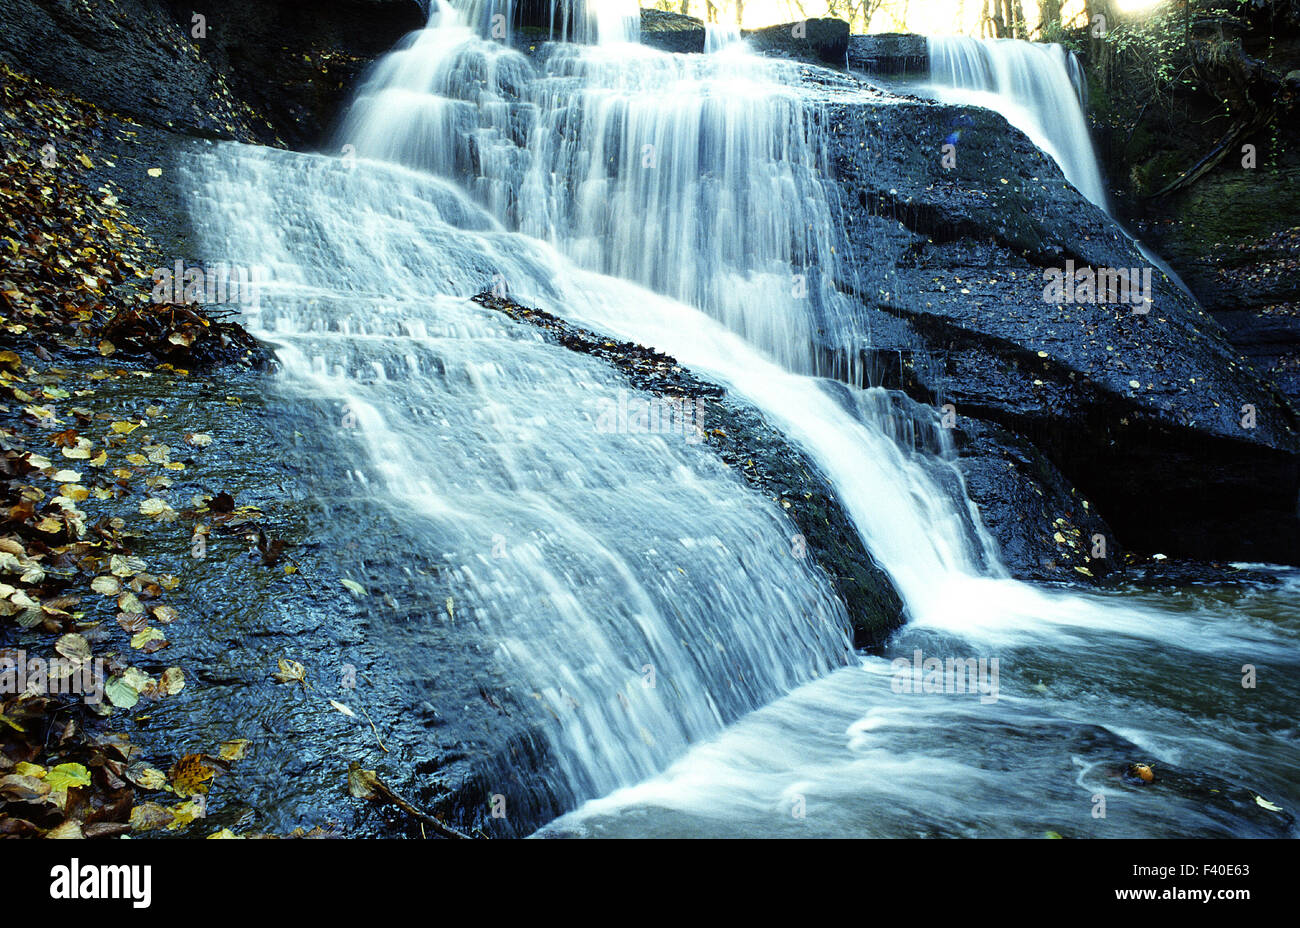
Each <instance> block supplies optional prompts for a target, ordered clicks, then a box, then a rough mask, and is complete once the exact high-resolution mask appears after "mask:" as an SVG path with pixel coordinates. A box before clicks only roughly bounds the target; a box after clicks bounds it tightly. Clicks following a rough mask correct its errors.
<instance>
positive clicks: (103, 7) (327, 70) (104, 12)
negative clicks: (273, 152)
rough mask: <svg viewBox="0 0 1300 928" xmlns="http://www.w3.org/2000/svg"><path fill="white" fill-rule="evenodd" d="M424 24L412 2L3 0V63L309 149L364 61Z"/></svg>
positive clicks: (172, 120)
mask: <svg viewBox="0 0 1300 928" xmlns="http://www.w3.org/2000/svg"><path fill="white" fill-rule="evenodd" d="M196 16H197V17H202V19H201V20H199V19H196V18H195V17H196ZM425 20H426V16H425V13H424V10H423V7H422V5H421V4H420V3H419V2H417V0H328V2H325V3H317V4H310V5H304V4H295V3H284V2H260V0H234V2H229V3H224V4H221V6H220V8H219V9H213V10H210V11H208V12H206V13H196V12H194V11H193V10H192V9H191V7H190V6H188V5H185V6H182V5H180V4H174V3H170V2H166V0H118V2H117V3H114V4H91V5H86V4H79V3H74V2H71V0H56V2H37V0H0V33H3V35H4V39H5V41H4V44H3V47H2V48H0V56H3V58H4V60H5V61H7V62H8V63H9V64H10V65H12V66H13V67H15V68H17V69H20V70H22V71H25V72H27V73H29V74H31V75H32V76H34V77H37V78H40V79H41V80H44V81H46V82H48V83H50V84H52V85H54V86H56V87H62V88H65V89H70V90H74V91H75V92H76V93H77V94H78V95H79V96H81V97H82V98H84V99H86V100H88V101H89V102H92V103H97V104H100V105H102V106H104V107H106V108H107V109H109V110H112V111H115V112H118V113H121V114H123V115H127V116H131V117H134V118H135V119H137V120H139V121H141V122H145V123H149V124H152V125H156V126H162V127H170V128H174V129H177V130H179V131H184V132H188V133H192V134H195V135H203V136H208V137H212V138H224V139H231V138H233V139H240V140H243V141H250V142H260V143H262V144H273V145H274V144H280V145H288V146H290V147H305V146H309V145H312V144H316V143H318V142H319V141H320V140H321V139H322V137H323V136H324V134H325V132H326V130H327V129H328V127H329V125H330V123H331V121H332V120H333V118H334V115H335V113H336V112H337V111H338V109H339V107H340V106H341V105H342V104H343V103H344V102H345V101H346V98H347V94H348V93H349V92H350V90H351V88H352V87H353V85H354V84H355V83H356V79H357V78H358V76H359V75H360V73H361V70H362V69H363V68H364V67H365V65H366V64H368V63H369V62H370V61H371V60H373V59H374V58H375V57H377V56H378V55H380V54H382V53H383V52H385V51H387V50H388V49H389V48H391V47H392V45H393V44H394V43H395V42H396V41H397V40H398V39H399V38H400V37H401V36H402V35H404V34H405V33H407V32H410V31H411V30H414V29H418V28H420V27H421V26H422V25H423V24H424V22H425Z"/></svg>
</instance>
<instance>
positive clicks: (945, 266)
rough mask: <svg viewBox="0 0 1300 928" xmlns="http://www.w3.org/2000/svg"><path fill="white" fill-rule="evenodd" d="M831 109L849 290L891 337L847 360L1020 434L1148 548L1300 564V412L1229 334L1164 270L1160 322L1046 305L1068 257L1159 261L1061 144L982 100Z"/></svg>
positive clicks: (1127, 538) (872, 323)
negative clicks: (1038, 141) (1028, 131)
mask: <svg viewBox="0 0 1300 928" xmlns="http://www.w3.org/2000/svg"><path fill="white" fill-rule="evenodd" d="M837 80H838V79H837ZM825 119H826V129H827V132H828V135H829V138H830V144H831V146H832V150H831V152H830V156H831V163H832V165H833V166H834V170H835V173H836V175H837V177H838V179H839V182H840V191H841V197H842V206H843V210H844V214H843V221H844V226H845V234H846V237H847V239H848V248H849V253H850V254H851V255H852V256H853V259H854V260H853V261H852V262H851V265H852V266H856V270H857V271H858V273H856V274H855V275H846V277H847V278H848V279H845V280H844V281H843V282H842V286H843V287H844V288H846V289H849V290H857V291H858V292H859V293H860V294H861V296H862V299H863V303H864V305H865V312H866V318H867V323H868V325H869V327H870V329H871V330H872V341H873V343H874V345H875V346H876V352H875V355H874V356H873V354H872V352H870V351H864V350H863V349H862V347H861V346H853V345H849V346H844V345H838V346H829V347H830V349H831V350H832V351H837V352H840V353H842V354H847V355H850V356H856V355H862V356H863V359H864V360H866V361H867V362H869V363H868V364H867V367H868V368H872V367H875V368H876V369H880V368H881V367H882V365H881V364H879V363H875V364H872V363H870V362H872V361H873V360H875V361H878V358H879V355H880V354H881V353H886V354H887V353H888V350H889V349H892V350H893V352H894V353H895V354H900V355H902V356H903V357H904V358H905V363H904V364H902V365H901V366H896V369H897V370H899V373H898V375H897V383H896V384H888V385H897V386H899V387H901V388H903V389H904V390H906V391H907V392H908V393H909V394H911V395H913V396H914V397H916V398H918V399H921V400H923V401H926V402H937V403H938V404H939V405H942V404H945V403H951V404H952V405H953V406H955V409H956V413H957V416H958V428H963V427H964V426H963V424H962V423H963V422H964V421H965V420H966V419H967V418H968V417H969V418H974V419H978V420H984V421H987V422H992V423H995V424H996V425H998V426H1000V427H1001V428H1002V429H1005V430H1006V431H1008V432H1011V433H1014V434H1016V435H1019V436H1023V438H1024V439H1026V440H1028V441H1029V442H1032V444H1033V445H1034V446H1035V447H1036V448H1037V449H1039V450H1040V451H1041V453H1042V454H1044V455H1045V456H1046V458H1047V459H1048V460H1050V461H1051V462H1052V464H1054V465H1055V467H1056V468H1058V469H1059V470H1060V472H1061V473H1062V474H1063V475H1064V476H1065V478H1066V479H1067V480H1068V481H1070V482H1071V483H1073V484H1074V485H1075V486H1077V487H1078V488H1079V490H1080V492H1082V493H1084V494H1086V497H1087V499H1088V500H1089V501H1090V502H1091V503H1092V504H1093V505H1095V506H1096V507H1097V510H1099V511H1100V512H1101V513H1104V514H1105V515H1106V517H1107V518H1108V519H1109V521H1110V524H1111V525H1112V526H1113V527H1114V530H1115V532H1116V533H1117V534H1118V536H1119V538H1120V539H1122V540H1123V541H1124V543H1125V544H1127V545H1129V546H1131V547H1133V548H1135V549H1145V550H1148V551H1160V552H1162V553H1168V554H1177V555H1183V556H1191V557H1201V558H1206V559H1214V558H1220V559H1222V558H1230V559H1243V560H1244V559H1256V560H1274V561H1282V562H1288V563H1294V562H1296V560H1297V558H1300V544H1297V542H1298V541H1300V523H1298V521H1297V495H1298V490H1300V455H1298V453H1297V452H1298V451H1300V437H1298V429H1300V421H1297V416H1296V413H1295V411H1294V410H1293V409H1292V407H1291V406H1290V405H1289V403H1288V402H1287V400H1286V398H1285V397H1284V396H1283V395H1282V394H1281V392H1280V391H1279V390H1278V389H1277V387H1276V386H1275V385H1274V384H1273V383H1272V382H1271V381H1269V380H1268V379H1267V378H1265V377H1263V376H1261V375H1260V374H1259V372H1258V371H1257V370H1256V369H1255V368H1254V367H1253V366H1252V365H1251V364H1250V363H1249V362H1248V361H1247V360H1246V359H1245V358H1243V357H1242V355H1241V354H1240V353H1239V352H1238V351H1237V350H1236V349H1235V348H1234V347H1233V346H1232V345H1231V344H1230V343H1229V342H1228V340H1227V338H1226V337H1225V334H1224V332H1223V330H1222V329H1221V328H1220V326H1219V325H1218V324H1217V323H1216V322H1215V321H1214V320H1213V319H1212V318H1211V317H1210V316H1209V315H1207V314H1206V313H1205V312H1204V311H1203V310H1202V309H1201V308H1200V306H1199V305H1197V303H1196V302H1195V301H1194V300H1192V299H1191V298H1189V297H1187V296H1186V295H1185V294H1184V293H1183V292H1182V291H1180V290H1179V289H1178V288H1177V287H1176V286H1174V285H1173V284H1172V282H1170V281H1168V280H1166V279H1164V277H1163V275H1161V274H1160V273H1159V271H1155V272H1153V274H1152V293H1151V297H1152V305H1151V307H1150V311H1149V312H1147V313H1145V314H1141V313H1138V312H1134V307H1133V306H1131V305H1128V304H1120V303H1089V302H1079V303H1070V302H1067V301H1065V300H1063V299H1060V298H1057V297H1056V296H1055V295H1052V297H1053V298H1052V299H1048V298H1047V296H1048V294H1046V293H1045V274H1044V272H1045V271H1046V270H1048V269H1051V268H1058V269H1060V268H1064V267H1066V264H1065V262H1066V261H1073V262H1074V265H1075V266H1076V267H1077V268H1083V267H1092V268H1140V267H1142V266H1144V265H1145V264H1146V262H1145V260H1144V259H1143V258H1142V256H1141V255H1140V253H1138V252H1137V251H1136V249H1135V248H1134V246H1133V245H1132V243H1131V242H1130V241H1129V240H1128V238H1127V237H1125V236H1124V235H1123V233H1122V232H1121V231H1120V229H1119V227H1118V226H1117V225H1116V224H1115V223H1114V222H1113V221H1112V220H1110V219H1109V218H1108V217H1107V216H1106V215H1105V214H1104V213H1102V212H1101V211H1100V210H1098V209H1097V208H1096V207H1094V206H1093V205H1092V204H1090V203H1089V202H1088V201H1087V200H1085V199H1084V198H1083V196H1082V195H1080V194H1079V193H1078V192H1077V191H1076V190H1075V189H1074V188H1073V187H1071V186H1070V185H1069V184H1068V183H1067V182H1066V181H1065V180H1064V178H1063V177H1062V175H1061V173H1060V171H1059V169H1058V168H1057V167H1056V165H1055V164H1054V163H1053V162H1052V161H1051V160H1050V159H1049V158H1048V157H1047V156H1046V155H1044V154H1043V153H1042V152H1040V151H1039V150H1038V149H1037V148H1035V147H1034V146H1033V144H1032V143H1030V142H1029V140H1028V139H1026V138H1025V137H1024V136H1023V135H1022V134H1021V133H1020V132H1018V131H1017V130H1015V129H1013V128H1012V127H1010V126H1009V125H1008V124H1007V123H1006V122H1005V121H1004V120H1003V119H1002V118H1001V117H1000V116H998V115H997V114H995V113H992V112H988V111H983V110H976V109H969V108H962V107H953V106H944V105H938V104H931V103H922V102H920V101H916V100H912V99H901V98H890V99H882V101H881V103H880V104H875V103H866V102H864V103H860V104H859V103H852V104H844V103H831V104H830V105H829V106H828V108H827V110H826V112H825ZM948 143H952V144H955V156H956V163H955V166H954V167H952V168H951V169H950V170H949V169H945V167H944V166H943V164H942V162H941V158H942V148H941V146H943V145H944V144H948ZM881 269H883V270H881ZM882 349H883V350H884V351H883V352H882ZM977 431H978V430H977ZM1085 532H1088V533H1089V534H1091V532H1090V530H1087V529H1085Z"/></svg>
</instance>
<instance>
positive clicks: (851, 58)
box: [848, 32, 930, 75]
mask: <svg viewBox="0 0 1300 928" xmlns="http://www.w3.org/2000/svg"><path fill="white" fill-rule="evenodd" d="M848 63H849V69H850V70H853V71H864V72H866V73H867V74H920V75H925V74H929V71H930V51H929V48H928V47H927V46H926V44H925V36H923V35H914V34H912V33H909V32H879V33H873V34H871V35H851V36H849V47H848Z"/></svg>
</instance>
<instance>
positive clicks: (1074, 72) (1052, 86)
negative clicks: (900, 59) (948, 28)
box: [926, 36, 1108, 209]
mask: <svg viewBox="0 0 1300 928" xmlns="http://www.w3.org/2000/svg"><path fill="white" fill-rule="evenodd" d="M926 44H927V46H928V49H929V55H930V81H931V84H932V86H931V91H932V92H933V94H934V95H935V96H936V97H938V98H939V99H941V100H943V101H944V102H946V103H960V104H965V105H970V106H979V107H983V108H985V109H991V110H996V111H997V112H999V113H1001V114H1002V115H1003V116H1005V117H1006V119H1007V122H1009V123H1011V124H1012V125H1013V126H1015V127H1016V128H1017V129H1019V130H1020V131H1021V132H1023V133H1025V135H1027V136H1029V138H1030V139H1031V140H1032V141H1033V143H1034V144H1035V145H1037V146H1038V147H1039V148H1041V149H1042V150H1043V151H1045V152H1047V153H1048V154H1049V155H1051V156H1052V158H1053V159H1055V161H1056V163H1057V164H1058V165H1060V166H1061V171H1062V172H1063V173H1064V174H1065V177H1066V180H1068V181H1069V182H1070V183H1072V184H1074V186H1075V187H1076V188H1078V190H1079V192H1080V193H1082V194H1083V195H1084V196H1085V197H1087V198H1088V199H1089V200H1090V201H1092V202H1093V203H1095V204H1097V205H1098V206H1100V207H1101V208H1102V209H1107V202H1108V198H1107V196H1106V186H1105V184H1104V183H1103V182H1102V177H1101V169H1100V168H1099V167H1098V166H1097V155H1096V152H1095V151H1094V150H1093V147H1092V136H1091V135H1089V133H1088V124H1087V121H1086V120H1085V119H1084V112H1083V106H1082V94H1083V92H1084V89H1083V88H1084V85H1083V84H1082V83H1081V75H1080V73H1079V71H1078V66H1077V65H1076V64H1075V62H1074V60H1073V58H1072V57H1071V56H1070V54H1069V52H1067V51H1066V50H1065V49H1064V48H1062V47H1061V46H1060V45H1055V44H1052V45H1048V44H1043V43H1039V42H1023V41H1020V40H1018V39H993V40H987V41H986V40H983V39H973V38H970V37H967V36H931V37H930V38H928V39H927V40H926Z"/></svg>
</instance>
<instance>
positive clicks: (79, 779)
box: [45, 764, 90, 789]
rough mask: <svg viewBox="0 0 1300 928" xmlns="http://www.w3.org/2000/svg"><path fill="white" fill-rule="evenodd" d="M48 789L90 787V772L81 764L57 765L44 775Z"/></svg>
mask: <svg viewBox="0 0 1300 928" xmlns="http://www.w3.org/2000/svg"><path fill="white" fill-rule="evenodd" d="M45 782H46V783H48V784H49V785H50V789H78V788H83V787H86V786H89V785H90V771H89V770H87V769H86V768H85V767H83V766H81V764H59V765H58V766H57V767H55V768H54V769H53V770H51V771H50V772H49V773H48V774H46V775H45Z"/></svg>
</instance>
